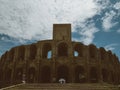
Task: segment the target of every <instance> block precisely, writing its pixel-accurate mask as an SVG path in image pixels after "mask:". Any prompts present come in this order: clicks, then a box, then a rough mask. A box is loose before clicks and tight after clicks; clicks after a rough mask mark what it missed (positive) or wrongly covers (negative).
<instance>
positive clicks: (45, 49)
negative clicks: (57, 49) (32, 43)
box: [42, 43, 52, 59]
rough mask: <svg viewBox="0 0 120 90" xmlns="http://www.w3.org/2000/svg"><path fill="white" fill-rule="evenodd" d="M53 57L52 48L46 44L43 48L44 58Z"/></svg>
mask: <svg viewBox="0 0 120 90" xmlns="http://www.w3.org/2000/svg"><path fill="white" fill-rule="evenodd" d="M51 57H52V46H51V44H49V43H45V44H44V45H43V48H42V58H47V59H49V58H51Z"/></svg>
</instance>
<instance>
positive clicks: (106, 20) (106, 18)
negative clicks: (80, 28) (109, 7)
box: [102, 11, 117, 32]
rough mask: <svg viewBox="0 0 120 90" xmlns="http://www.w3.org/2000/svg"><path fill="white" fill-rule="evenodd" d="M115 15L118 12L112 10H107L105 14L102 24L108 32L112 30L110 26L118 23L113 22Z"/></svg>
mask: <svg viewBox="0 0 120 90" xmlns="http://www.w3.org/2000/svg"><path fill="white" fill-rule="evenodd" d="M115 15H116V13H115V12H114V11H110V13H108V12H106V14H105V16H104V17H103V18H102V20H103V23H102V25H103V28H104V31H106V32H108V31H110V28H112V27H113V26H115V25H116V24H117V23H113V22H112V19H113V18H114V16H115Z"/></svg>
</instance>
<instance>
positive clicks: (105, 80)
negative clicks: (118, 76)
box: [102, 69, 108, 82]
mask: <svg viewBox="0 0 120 90" xmlns="http://www.w3.org/2000/svg"><path fill="white" fill-rule="evenodd" d="M102 78H103V82H107V81H108V72H107V70H106V69H102Z"/></svg>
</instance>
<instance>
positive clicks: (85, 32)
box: [77, 22, 99, 45]
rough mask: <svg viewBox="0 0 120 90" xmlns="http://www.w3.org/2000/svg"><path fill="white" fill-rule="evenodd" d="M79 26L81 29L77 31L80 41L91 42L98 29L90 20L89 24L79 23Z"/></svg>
mask: <svg viewBox="0 0 120 90" xmlns="http://www.w3.org/2000/svg"><path fill="white" fill-rule="evenodd" d="M80 28H81V29H79V30H77V32H78V33H79V34H80V36H81V38H80V41H81V42H83V43H84V44H86V45H88V44H91V43H92V42H93V39H94V34H95V33H96V32H98V31H99V30H98V29H97V28H96V27H95V25H94V23H92V22H90V23H89V24H87V22H84V23H81V24H80ZM78 39H79V38H78Z"/></svg>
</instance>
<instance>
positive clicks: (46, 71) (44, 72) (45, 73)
mask: <svg viewBox="0 0 120 90" xmlns="http://www.w3.org/2000/svg"><path fill="white" fill-rule="evenodd" d="M41 82H42V83H50V82H51V69H50V67H49V66H43V67H42V68H41Z"/></svg>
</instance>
